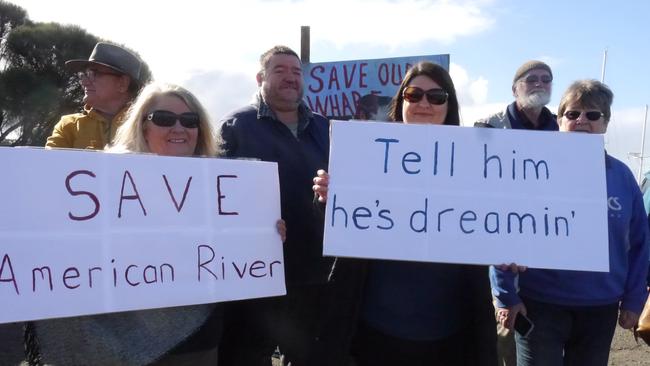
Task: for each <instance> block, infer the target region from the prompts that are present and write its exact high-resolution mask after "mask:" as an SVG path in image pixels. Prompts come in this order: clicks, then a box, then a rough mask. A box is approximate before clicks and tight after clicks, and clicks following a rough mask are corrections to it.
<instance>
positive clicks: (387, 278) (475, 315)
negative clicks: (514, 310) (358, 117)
mask: <svg viewBox="0 0 650 366" xmlns="http://www.w3.org/2000/svg"><path fill="white" fill-rule="evenodd" d="M389 115H390V117H391V119H392V120H393V121H397V122H403V123H406V124H411V123H418V124H436V125H443V124H444V125H454V126H458V125H459V121H460V116H459V108H458V100H457V98H456V91H455V88H454V84H453V81H452V80H451V77H450V76H449V73H448V72H447V71H446V70H445V69H444V68H442V67H440V66H439V65H436V64H433V63H430V62H420V63H418V64H416V65H414V66H413V67H412V68H411V69H410V70H409V71H408V73H407V74H406V75H405V77H404V80H403V81H402V83H401V85H400V88H399V90H398V91H397V94H396V95H395V97H394V98H393V102H392V104H391V108H390V113H389ZM328 186H329V176H328V174H327V172H325V171H322V170H321V171H319V172H318V176H317V177H315V178H314V186H313V190H314V192H315V193H316V194H317V195H318V199H319V200H320V201H321V202H325V201H326V200H327V191H328ZM359 317H360V319H359V321H358V327H357V333H356V335H355V337H354V338H355V340H354V344H353V346H352V353H353V355H354V356H355V358H356V362H357V364H358V365H360V366H366V365H437V364H444V365H496V347H495V344H496V336H495V334H494V326H495V323H494V315H493V308H492V302H491V296H490V288H489V282H488V276H487V268H486V267H480V266H468V265H457V264H439V263H423V262H401V261H386V260H373V261H369V265H368V273H367V276H366V280H365V286H364V289H363V300H362V306H361V309H360V314H359Z"/></svg>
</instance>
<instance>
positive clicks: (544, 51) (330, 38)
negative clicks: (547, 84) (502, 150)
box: [16, 0, 650, 173]
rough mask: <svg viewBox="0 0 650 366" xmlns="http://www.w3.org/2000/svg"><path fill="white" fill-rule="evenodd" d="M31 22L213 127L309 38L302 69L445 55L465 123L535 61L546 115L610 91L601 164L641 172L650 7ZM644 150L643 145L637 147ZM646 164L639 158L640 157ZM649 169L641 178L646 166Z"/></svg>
mask: <svg viewBox="0 0 650 366" xmlns="http://www.w3.org/2000/svg"><path fill="white" fill-rule="evenodd" d="M16 4H18V5H20V6H22V7H24V8H25V9H26V10H27V11H28V14H29V16H30V17H31V18H32V19H33V20H35V21H54V22H59V23H63V24H77V25H79V26H81V27H82V28H84V29H86V30H88V31H89V32H91V33H93V34H95V35H97V36H100V37H103V38H106V39H109V40H112V41H115V42H119V43H124V44H126V45H127V46H129V47H132V48H133V49H135V50H137V51H138V52H139V53H140V54H141V55H142V57H143V58H144V59H145V60H146V61H147V62H148V63H149V65H150V66H151V68H152V70H153V72H154V75H155V77H156V78H157V79H159V80H162V81H169V82H175V83H179V84H182V85H184V86H186V87H188V88H190V89H191V90H192V91H194V92H195V93H196V94H197V95H198V96H199V97H200V98H201V100H202V101H203V102H204V104H205V105H206V107H207V108H208V110H210V111H211V113H212V115H213V118H214V119H217V120H218V119H219V118H220V117H221V116H223V115H224V114H225V113H227V112H228V111H229V110H231V109H233V108H235V107H238V106H240V105H242V104H244V103H246V102H247V101H248V100H250V98H251V95H252V94H253V93H254V92H255V89H256V85H255V81H254V74H255V72H256V70H257V61H258V57H259V54H260V53H261V52H263V51H264V50H266V49H268V48H270V47H271V46H273V45H275V44H286V45H288V46H290V47H292V48H294V49H295V50H296V51H298V50H299V49H300V26H301V25H309V26H310V27H311V60H312V61H313V62H324V61H343V60H353V59H371V58H384V57H399V56H417V55H428V54H437V53H449V54H450V55H451V74H452V77H453V79H454V82H455V83H456V87H457V89H458V92H459V98H460V102H461V113H462V116H463V123H465V124H471V123H472V122H473V121H474V120H476V119H477V118H480V117H483V116H486V115H487V114H489V113H492V112H496V111H498V110H500V109H502V108H503V107H504V106H505V105H506V104H507V103H509V102H511V101H512V94H511V84H512V77H513V74H514V71H515V70H516V69H517V67H519V65H521V64H522V63H523V62H524V61H526V60H528V59H541V60H544V61H546V62H547V63H549V64H550V65H551V67H552V68H553V71H554V77H555V80H554V85H553V97H552V99H551V103H550V106H551V108H552V109H553V108H555V107H556V106H557V104H558V102H559V99H560V97H561V94H562V92H563V91H564V89H566V87H567V86H568V85H569V84H570V83H571V82H572V81H573V80H576V79H580V78H596V79H600V76H601V67H602V60H603V51H604V50H605V48H607V49H608V60H607V68H606V75H605V82H606V83H607V84H609V85H610V87H611V88H612V90H613V91H614V94H615V98H614V106H613V117H612V123H611V124H610V128H609V131H608V133H607V135H606V147H607V149H608V151H609V152H610V153H612V154H613V155H615V156H617V157H618V158H619V159H621V160H623V161H625V162H626V163H628V165H630V167H631V168H632V169H633V171H635V173H636V171H637V170H638V159H633V158H631V157H629V156H628V153H629V152H639V151H640V149H641V141H640V136H641V129H642V124H643V117H644V115H643V112H644V106H645V104H648V103H650V87H648V86H649V85H650V72H648V67H647V66H646V64H647V63H648V60H650V42H649V41H650V20H649V19H648V16H649V15H648V14H650V1H644V0H636V1H621V2H613V1H604V0H595V1H568V0H567V1H559V0H547V1H517V0H457V1H426V0H374V1H369V0H329V1H327V2H325V1H317V0H239V1H237V2H224V3H221V2H204V1H199V0H185V1H184V2H183V3H182V4H183V6H182V7H181V6H178V4H179V3H178V2H176V1H166V0H161V1H157V2H155V3H151V2H139V1H135V2H134V1H127V0H113V1H112V2H111V3H110V6H107V5H108V3H106V2H99V1H96V0H84V1H82V0H58V1H48V2H43V1H40V0H20V1H16ZM646 145H648V146H647V148H646V150H648V149H650V144H649V143H646ZM646 155H648V154H647V153H646ZM647 160H648V161H647V163H646V164H645V165H646V167H650V159H647Z"/></svg>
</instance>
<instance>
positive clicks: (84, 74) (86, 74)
mask: <svg viewBox="0 0 650 366" xmlns="http://www.w3.org/2000/svg"><path fill="white" fill-rule="evenodd" d="M97 75H113V76H122V74H120V73H117V72H107V71H99V70H94V69H87V70H84V71H79V72H78V73H77V76H78V77H79V79H81V80H83V79H84V78H86V79H88V80H89V81H95V78H96V77H97Z"/></svg>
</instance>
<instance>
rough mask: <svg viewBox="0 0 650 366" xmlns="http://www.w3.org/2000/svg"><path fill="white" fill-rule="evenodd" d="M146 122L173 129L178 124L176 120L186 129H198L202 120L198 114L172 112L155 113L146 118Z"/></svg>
mask: <svg viewBox="0 0 650 366" xmlns="http://www.w3.org/2000/svg"><path fill="white" fill-rule="evenodd" d="M144 120H145V121H151V122H152V123H153V124H154V125H156V126H159V127H171V126H173V125H175V124H176V120H178V121H180V122H181V126H183V127H185V128H198V127H199V123H200V122H201V118H200V117H199V114H198V113H195V112H186V113H181V114H176V113H174V112H170V111H153V112H151V113H149V114H147V115H146V116H145V117H144Z"/></svg>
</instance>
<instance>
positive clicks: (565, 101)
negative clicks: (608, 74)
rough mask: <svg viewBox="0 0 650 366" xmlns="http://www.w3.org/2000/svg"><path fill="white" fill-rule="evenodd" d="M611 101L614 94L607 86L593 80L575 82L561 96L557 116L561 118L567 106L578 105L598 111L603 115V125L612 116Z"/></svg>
mask: <svg viewBox="0 0 650 366" xmlns="http://www.w3.org/2000/svg"><path fill="white" fill-rule="evenodd" d="M613 101H614V93H612V90H611V89H610V88H609V87H608V86H607V85H605V84H603V83H601V82H600V81H598V80H593V79H590V80H589V79H586V80H577V81H574V82H573V83H572V84H571V85H570V86H569V88H568V89H567V90H566V91H565V92H564V95H562V99H561V100H560V105H559V107H558V110H557V116H558V118H562V116H563V115H564V112H566V109H567V106H568V105H578V106H580V107H582V108H585V109H587V108H594V109H598V110H599V111H601V112H602V113H603V120H604V121H605V123H608V122H609V118H610V117H611V116H612V110H611V107H612V102H613Z"/></svg>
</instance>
